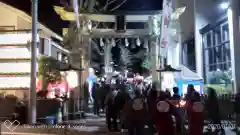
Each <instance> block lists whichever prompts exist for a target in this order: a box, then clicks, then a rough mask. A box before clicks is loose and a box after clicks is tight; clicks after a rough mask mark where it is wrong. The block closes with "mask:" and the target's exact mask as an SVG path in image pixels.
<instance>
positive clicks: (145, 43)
mask: <svg viewBox="0 0 240 135" xmlns="http://www.w3.org/2000/svg"><path fill="white" fill-rule="evenodd" d="M143 47H144V48H145V49H148V39H144V45H143Z"/></svg>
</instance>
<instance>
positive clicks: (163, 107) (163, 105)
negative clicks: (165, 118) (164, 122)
mask: <svg viewBox="0 0 240 135" xmlns="http://www.w3.org/2000/svg"><path fill="white" fill-rule="evenodd" d="M169 110H170V104H169V103H168V102H166V101H158V102H157V111H158V112H168V111H169Z"/></svg>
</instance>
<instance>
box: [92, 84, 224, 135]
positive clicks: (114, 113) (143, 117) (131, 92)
mask: <svg viewBox="0 0 240 135" xmlns="http://www.w3.org/2000/svg"><path fill="white" fill-rule="evenodd" d="M172 93H173V94H172ZM208 95H209V98H208V101H206V102H203V101H202V100H201V95H200V93H198V92H197V91H196V90H195V89H194V86H193V85H188V88H187V93H186V95H184V96H182V95H179V89H178V88H177V87H174V88H173V89H172V92H171V91H170V90H165V91H162V90H160V89H159V88H158V85H157V83H152V84H147V83H144V82H143V81H141V80H137V81H134V82H131V83H129V82H127V81H126V80H116V83H115V84H114V85H111V84H106V83H104V82H101V83H96V85H95V86H94V88H93V90H92V97H93V100H94V113H95V114H96V115H99V111H100V110H105V113H106V121H107V125H108V129H109V131H113V132H120V131H121V130H122V129H127V131H128V133H129V135H134V134H135V135H142V134H144V132H145V128H146V127H148V131H149V132H150V133H151V134H155V133H158V134H159V135H174V134H181V133H183V132H185V131H184V129H185V128H184V123H185V122H186V121H187V122H188V133H189V135H202V134H203V128H204V115H205V110H208V114H209V117H210V119H211V120H212V123H213V124H220V125H221V120H220V115H219V114H220V112H219V106H218V101H217V98H216V92H215V91H214V89H211V88H209V94H208ZM118 119H119V120H120V122H118ZM118 125H121V126H118ZM209 130H211V129H209ZM215 130H216V131H214V132H224V130H223V129H222V128H220V129H215Z"/></svg>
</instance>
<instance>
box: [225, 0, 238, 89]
mask: <svg viewBox="0 0 240 135" xmlns="http://www.w3.org/2000/svg"><path fill="white" fill-rule="evenodd" d="M239 4H240V1H239V0H232V3H231V6H230V8H229V9H228V24H229V38H230V50H231V69H232V76H233V81H234V84H233V87H234V92H236V93H239V92H240V72H239V69H240V62H239V61H240V57H239V56H238V55H239V54H240V46H239V43H240V26H239V16H240V9H239V8H240V6H239Z"/></svg>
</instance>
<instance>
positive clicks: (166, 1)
mask: <svg viewBox="0 0 240 135" xmlns="http://www.w3.org/2000/svg"><path fill="white" fill-rule="evenodd" d="M172 12H173V9H172V0H163V12H162V23H161V25H162V26H161V39H160V46H161V47H160V53H161V56H163V57H167V48H168V45H169V42H170V28H169V26H170V21H171V14H172Z"/></svg>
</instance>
